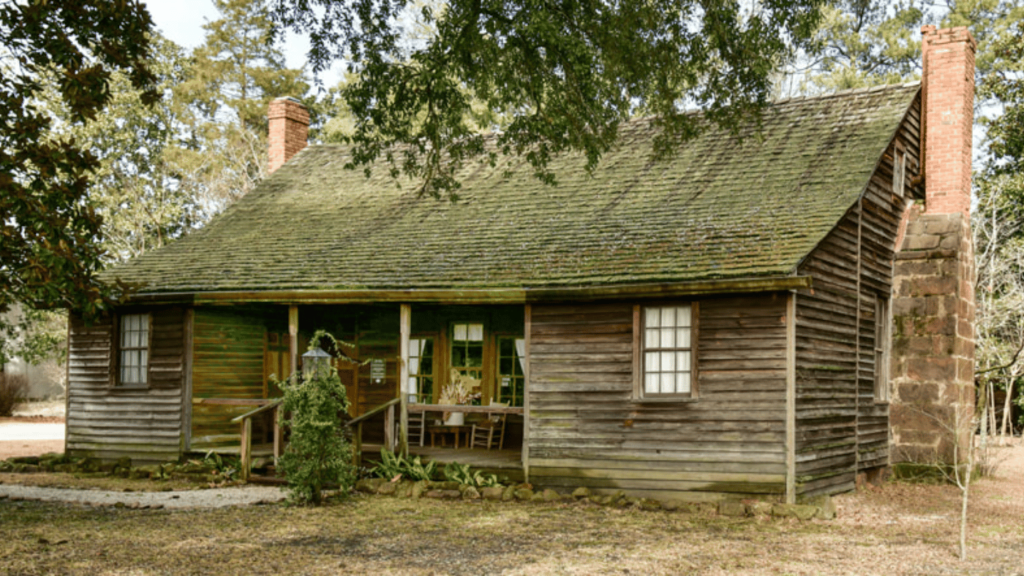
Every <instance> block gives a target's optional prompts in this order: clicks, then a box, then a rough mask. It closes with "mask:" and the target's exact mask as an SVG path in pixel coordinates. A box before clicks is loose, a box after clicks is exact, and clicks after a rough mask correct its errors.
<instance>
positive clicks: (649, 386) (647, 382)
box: [644, 374, 658, 394]
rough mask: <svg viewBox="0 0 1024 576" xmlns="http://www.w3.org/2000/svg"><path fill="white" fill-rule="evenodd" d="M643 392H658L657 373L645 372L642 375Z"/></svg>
mask: <svg viewBox="0 0 1024 576" xmlns="http://www.w3.org/2000/svg"><path fill="white" fill-rule="evenodd" d="M644 392H647V393H648V394H657V393H658V375H657V374H646V375H644Z"/></svg>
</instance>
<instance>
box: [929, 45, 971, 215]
mask: <svg viewBox="0 0 1024 576" xmlns="http://www.w3.org/2000/svg"><path fill="white" fill-rule="evenodd" d="M976 46H977V43H976V42H975V41H974V38H972V37H971V33H970V32H969V31H968V30H967V28H964V27H961V28H947V29H943V30H936V29H935V26H923V27H922V28H921V51H922V56H923V59H924V62H923V69H924V73H923V78H922V80H921V83H922V86H923V90H924V94H925V96H924V100H925V107H926V110H925V111H924V117H925V122H926V129H925V130H926V132H925V144H924V149H925V173H924V177H925V185H924V186H925V193H926V195H927V200H926V204H925V211H926V212H927V213H928V214H958V213H959V214H963V215H964V217H969V216H970V211H971V136H972V134H973V128H974V50H975V48H976Z"/></svg>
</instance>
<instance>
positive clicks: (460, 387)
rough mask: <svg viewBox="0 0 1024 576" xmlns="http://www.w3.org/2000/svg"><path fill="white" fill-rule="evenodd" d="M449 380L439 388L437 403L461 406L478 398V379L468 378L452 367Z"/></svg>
mask: <svg viewBox="0 0 1024 576" xmlns="http://www.w3.org/2000/svg"><path fill="white" fill-rule="evenodd" d="M450 380H451V382H449V383H448V384H447V385H445V386H444V388H442V389H441V397H440V398H438V404H454V405H457V406H462V405H467V404H469V403H470V402H472V401H473V400H479V399H480V381H479V380H477V379H476V378H470V377H469V376H466V375H464V374H462V373H461V372H459V371H458V370H456V369H455V368H452V372H451V379H450Z"/></svg>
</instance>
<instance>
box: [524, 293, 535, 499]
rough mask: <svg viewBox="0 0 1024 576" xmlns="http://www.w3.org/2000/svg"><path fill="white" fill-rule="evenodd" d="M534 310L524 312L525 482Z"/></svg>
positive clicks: (525, 479) (527, 307)
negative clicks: (531, 330)
mask: <svg viewBox="0 0 1024 576" xmlns="http://www.w3.org/2000/svg"><path fill="white" fill-rule="evenodd" d="M532 314H533V309H532V308H531V306H530V305H529V304H527V305H526V306H525V307H524V311H523V340H524V346H523V348H525V349H526V358H523V480H524V481H525V482H529V481H530V324H531V323H532Z"/></svg>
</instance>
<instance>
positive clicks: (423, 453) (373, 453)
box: [363, 444, 523, 470]
mask: <svg viewBox="0 0 1024 576" xmlns="http://www.w3.org/2000/svg"><path fill="white" fill-rule="evenodd" d="M380 449H381V446H380V444H363V458H364V459H370V460H374V461H376V460H379V459H380ZM409 454H410V455H411V456H420V457H422V458H423V459H424V460H426V461H431V460H433V461H435V462H437V463H438V464H439V465H440V464H447V463H449V462H458V463H459V464H469V465H470V466H472V467H474V468H489V469H508V470H522V469H523V461H522V456H523V454H522V452H521V451H520V450H486V449H484V448H459V449H455V448H442V447H435V448H432V447H430V446H410V447H409Z"/></svg>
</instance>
